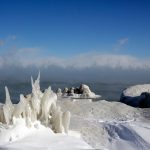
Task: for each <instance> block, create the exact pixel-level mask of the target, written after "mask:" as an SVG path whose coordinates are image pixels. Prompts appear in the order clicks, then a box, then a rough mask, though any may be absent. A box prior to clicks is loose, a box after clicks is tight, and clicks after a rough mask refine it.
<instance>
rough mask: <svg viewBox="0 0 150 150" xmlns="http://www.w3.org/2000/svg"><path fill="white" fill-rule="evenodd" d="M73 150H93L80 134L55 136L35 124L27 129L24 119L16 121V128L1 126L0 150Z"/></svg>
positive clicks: (50, 131) (48, 130)
mask: <svg viewBox="0 0 150 150" xmlns="http://www.w3.org/2000/svg"><path fill="white" fill-rule="evenodd" d="M6 149H7V150H8V149H9V150H34V149H36V150H37V149H39V150H47V149H48V150H54V149H55V150H71V149H91V147H90V146H89V145H88V144H87V143H85V142H84V141H83V140H82V139H81V137H80V134H79V133H78V132H73V131H70V132H69V135H65V134H60V133H58V134H55V133H53V131H52V130H51V129H50V128H46V127H44V126H43V125H41V124H40V122H38V121H37V122H35V123H33V124H32V127H31V128H28V127H26V124H25V120H24V119H16V123H15V125H14V126H6V125H2V124H1V125H0V150H6Z"/></svg>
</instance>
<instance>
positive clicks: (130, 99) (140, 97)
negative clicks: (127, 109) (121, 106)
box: [120, 84, 150, 108]
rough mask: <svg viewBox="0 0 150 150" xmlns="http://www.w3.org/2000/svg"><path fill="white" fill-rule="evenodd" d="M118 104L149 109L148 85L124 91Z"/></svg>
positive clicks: (136, 86)
mask: <svg viewBox="0 0 150 150" xmlns="http://www.w3.org/2000/svg"><path fill="white" fill-rule="evenodd" d="M120 102H123V103H125V104H127V105H130V106H133V107H141V108H146V107H150V84H143V85H135V86H131V87H129V88H127V89H125V90H124V91H123V92H122V94H121V97H120Z"/></svg>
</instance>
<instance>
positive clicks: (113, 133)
mask: <svg viewBox="0 0 150 150" xmlns="http://www.w3.org/2000/svg"><path fill="white" fill-rule="evenodd" d="M60 105H61V108H62V109H64V110H65V109H67V110H69V111H70V112H71V114H72V117H71V127H70V128H71V129H73V130H78V131H80V133H81V135H82V138H83V139H84V140H85V141H86V142H87V143H88V144H89V145H91V146H92V147H93V148H95V149H101V150H120V149H121V150H127V149H129V150H149V149H150V136H149V135H150V121H149V118H145V117H144V116H143V110H142V109H139V108H133V107H130V106H128V105H126V104H123V103H120V102H107V101H105V100H102V101H98V102H86V101H75V102H70V101H67V100H66V101H63V102H60ZM146 112H150V110H148V109H147V111H146Z"/></svg>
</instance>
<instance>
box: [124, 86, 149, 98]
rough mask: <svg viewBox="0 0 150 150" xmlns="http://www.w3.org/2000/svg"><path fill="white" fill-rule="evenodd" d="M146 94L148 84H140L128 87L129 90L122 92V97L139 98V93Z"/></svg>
mask: <svg viewBox="0 0 150 150" xmlns="http://www.w3.org/2000/svg"><path fill="white" fill-rule="evenodd" d="M143 92H148V93H150V84H141V85H134V86H130V87H129V88H127V89H125V90H124V91H123V94H124V96H131V97H135V96H140V95H141V93H143Z"/></svg>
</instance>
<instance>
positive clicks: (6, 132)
mask: <svg viewBox="0 0 150 150" xmlns="http://www.w3.org/2000/svg"><path fill="white" fill-rule="evenodd" d="M39 83H40V74H39V75H38V78H37V80H35V82H34V81H33V79H32V78H31V85H32V93H31V94H29V95H27V96H24V95H22V94H21V95H20V102H19V103H18V104H12V102H11V99H10V95H9V91H8V88H7V87H5V91H6V101H5V104H0V121H1V123H0V150H35V149H36V150H37V149H39V150H74V149H93V148H94V149H100V150H120V149H121V150H127V149H128V150H149V149H150V136H149V135H150V108H147V109H140V108H134V107H131V106H128V105H126V104H123V103H121V102H108V101H106V100H100V101H92V100H91V99H90V97H91V95H89V93H92V92H90V91H89V88H88V87H87V86H85V87H86V88H85V89H86V92H83V93H84V94H85V96H88V99H82V100H81V99H72V98H68V97H67V98H66V99H65V98H61V97H59V99H57V95H56V94H55V93H54V92H53V91H52V90H51V88H50V87H49V88H48V89H46V90H45V91H44V93H42V92H41V90H40V84H39ZM144 87H145V86H144ZM148 88H149V86H148V87H147V88H146V89H148ZM135 89H137V88H133V87H132V88H131V89H130V90H129V91H130V92H131V95H133V93H135V94H137V93H138V92H137V93H136V90H135ZM129 91H126V92H127V93H128V94H130V92H129ZM92 94H94V93H92ZM94 96H95V95H94ZM84 98H85V97H84ZM70 116H71V118H70ZM68 127H69V131H68Z"/></svg>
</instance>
